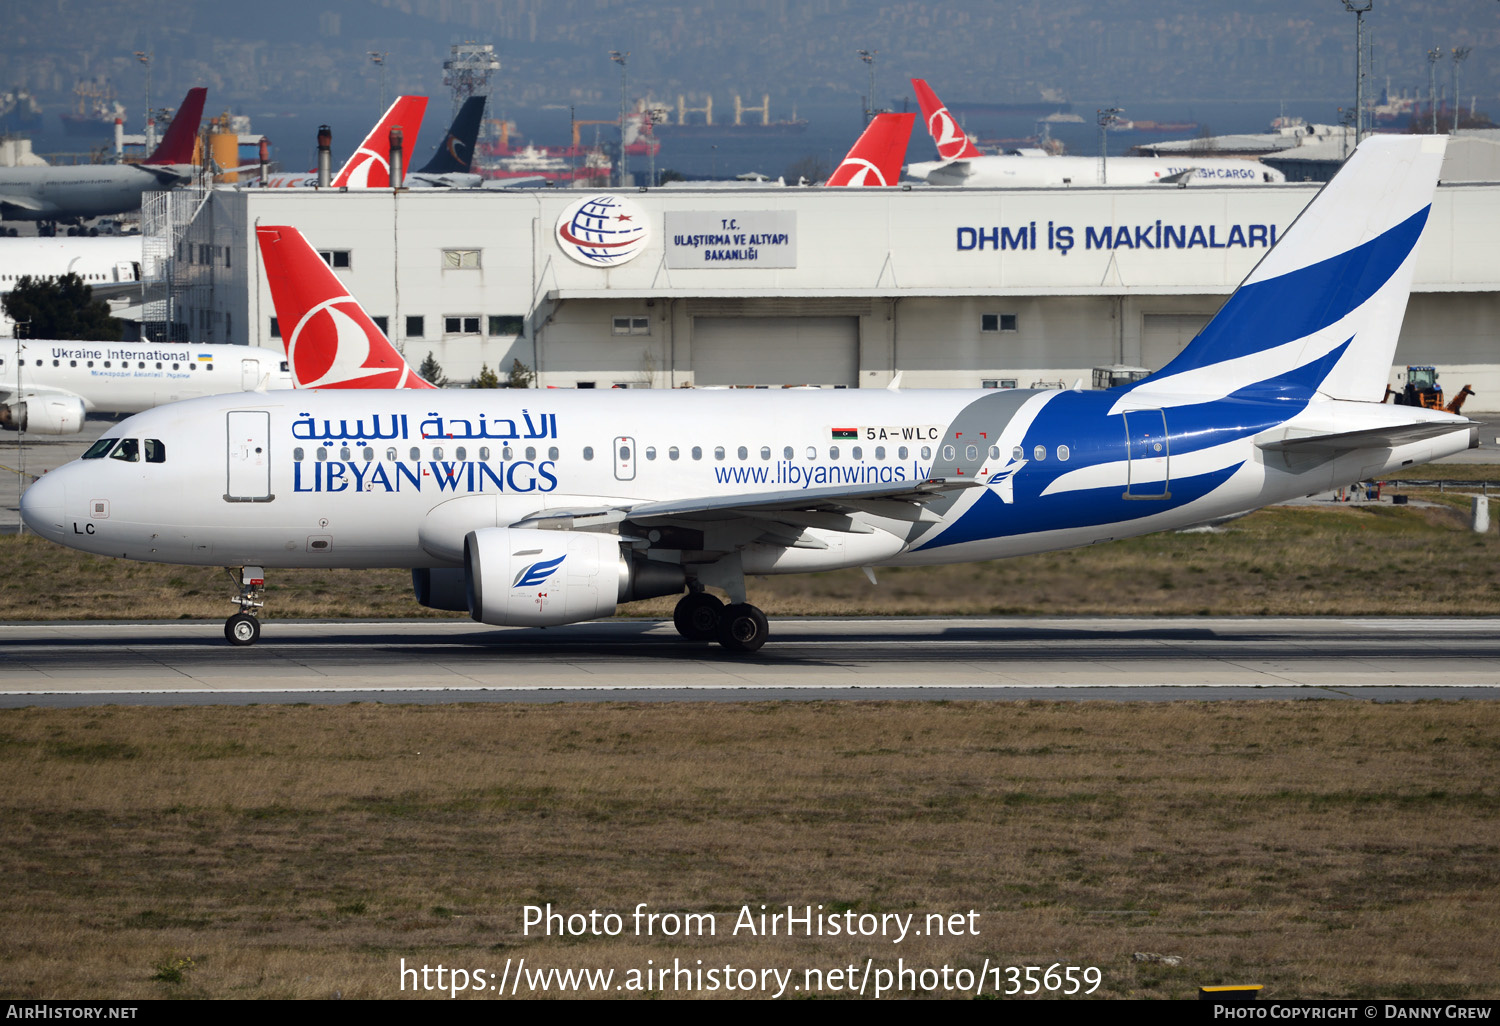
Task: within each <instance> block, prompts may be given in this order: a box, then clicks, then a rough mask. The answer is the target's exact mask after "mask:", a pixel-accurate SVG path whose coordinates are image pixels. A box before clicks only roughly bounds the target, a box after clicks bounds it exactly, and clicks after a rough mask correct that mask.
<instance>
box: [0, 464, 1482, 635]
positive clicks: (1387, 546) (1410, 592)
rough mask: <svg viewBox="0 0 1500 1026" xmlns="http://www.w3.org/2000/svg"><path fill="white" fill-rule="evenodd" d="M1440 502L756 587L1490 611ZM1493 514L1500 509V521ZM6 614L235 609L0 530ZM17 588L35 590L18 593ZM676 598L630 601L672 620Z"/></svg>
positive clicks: (1452, 508) (1161, 604)
mask: <svg viewBox="0 0 1500 1026" xmlns="http://www.w3.org/2000/svg"><path fill="white" fill-rule="evenodd" d="M1413 494H1414V495H1416V494H1421V495H1422V496H1424V497H1427V498H1431V499H1441V500H1442V501H1443V502H1444V503H1445V506H1444V508H1441V509H1427V508H1423V509H1418V508H1415V507H1401V508H1398V507H1392V506H1348V507H1337V506H1323V507H1282V508H1276V509H1269V510H1263V511H1261V512H1259V513H1256V514H1253V515H1252V516H1249V517H1246V518H1244V519H1242V520H1238V521H1235V522H1233V523H1231V524H1229V525H1227V526H1225V527H1223V528H1221V529H1219V530H1218V531H1216V532H1214V533H1198V534H1158V535H1151V536H1149V537H1146V538H1137V539H1132V540H1128V541H1120V542H1113V543H1111V544H1108V545H1096V546H1092V547H1089V548H1086V549H1073V550H1069V551H1065V552H1057V553H1045V554H1042V555H1037V556H1027V557H1023V558H1020V559H1011V560H1001V561H996V562H990V563H970V564H959V565H955V566H946V567H923V568H914V569H899V570H889V569H888V570H882V571H881V572H880V575H879V576H880V584H879V586H878V587H871V586H870V584H869V582H868V581H866V580H865V578H864V576H863V575H862V574H860V573H859V571H857V570H848V571H840V572H837V573H827V574H803V575H794V576H789V577H768V578H761V579H757V580H753V581H751V582H750V598H751V601H752V602H755V603H757V604H758V605H760V606H762V607H763V608H764V609H765V610H766V611H767V612H768V613H770V614H771V615H783V616H784V615H793V616H798V615H921V614H943V615H980V614H992V615H1038V614H1040V615H1067V614H1095V615H1101V614H1102V615H1109V614H1118V613H1122V612H1130V613H1132V614H1135V615H1147V616H1150V615H1162V616H1168V615H1213V616H1234V615H1260V614H1270V615H1311V614H1339V615H1356V614H1359V615H1383V614H1396V615H1415V614H1423V615H1442V614H1453V615H1493V614H1500V560H1497V559H1496V558H1495V557H1496V555H1497V549H1500V544H1497V537H1500V536H1497V533H1496V528H1495V527H1491V529H1490V532H1489V534H1488V535H1486V536H1482V537H1481V536H1479V535H1475V534H1474V533H1472V532H1471V531H1469V530H1468V528H1467V523H1468V520H1467V516H1468V514H1467V504H1468V501H1469V500H1468V499H1466V498H1464V497H1461V496H1455V495H1451V494H1449V495H1445V496H1438V494H1437V493H1436V492H1426V493H1413ZM1497 523H1500V518H1497ZM0 577H3V579H4V580H6V581H8V582H11V586H10V587H7V588H5V589H3V590H0V619H11V620H32V619H52V618H56V619H124V618H132V619H134V618H146V619H178V618H196V617H218V616H227V615H228V614H229V613H230V612H231V611H232V607H231V606H230V604H229V603H228V602H227V601H225V598H226V597H227V596H229V595H230V594H232V592H233V587H232V586H231V584H230V583H229V581H228V579H227V578H226V577H225V575H224V573H223V571H222V570H220V569H217V568H204V567H177V566H162V565H157V564H149V563H127V562H124V561H122V560H116V559H107V558H103V557H98V556H88V555H85V554H83V553H80V552H76V551H74V550H71V549H62V548H59V547H58V546H55V545H52V544H50V543H48V542H45V541H42V540H40V539H38V538H35V537H31V536H27V537H24V538H16V537H13V536H11V537H4V538H0ZM18 581H24V582H26V585H27V586H26V587H16V586H15V582H18ZM267 600H268V601H267V609H266V615H267V616H268V617H272V618H274V617H387V616H421V615H430V616H450V615H453V616H462V615H463V614H448V613H437V612H434V611H432V610H424V609H422V608H421V607H420V606H418V605H417V604H416V602H415V601H414V600H413V599H412V597H411V578H410V575H409V574H408V573H407V572H406V571H396V570H274V571H272V572H271V574H270V577H269V590H268V593H267ZM674 601H675V600H674V599H660V600H654V601H651V602H644V603H635V604H633V605H630V606H627V607H624V608H623V609H622V613H623V614H624V615H630V616H667V615H670V613H671V609H672V604H673V602H674Z"/></svg>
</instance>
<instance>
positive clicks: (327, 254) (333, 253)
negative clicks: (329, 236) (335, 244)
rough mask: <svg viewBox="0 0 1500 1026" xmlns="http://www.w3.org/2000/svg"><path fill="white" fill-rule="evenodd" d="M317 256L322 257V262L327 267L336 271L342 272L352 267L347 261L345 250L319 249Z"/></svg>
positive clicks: (347, 254)
mask: <svg viewBox="0 0 1500 1026" xmlns="http://www.w3.org/2000/svg"><path fill="white" fill-rule="evenodd" d="M318 256H320V257H322V258H323V262H324V263H325V264H327V265H328V266H329V267H333V268H337V269H338V270H344V269H345V268H348V267H351V266H353V265H352V264H351V263H350V261H349V251H348V250H347V249H320V250H318Z"/></svg>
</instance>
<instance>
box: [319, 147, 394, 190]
mask: <svg viewBox="0 0 1500 1026" xmlns="http://www.w3.org/2000/svg"><path fill="white" fill-rule="evenodd" d="M339 179H340V180H339V181H336V182H334V183H333V184H334V185H346V186H348V187H349V188H351V189H383V188H385V187H386V186H388V185H390V184H391V165H390V164H389V163H387V161H386V158H385V157H384V156H382V155H381V154H379V153H376V152H375V151H374V150H367V149H365V148H364V147H360V148H359V149H357V150H355V151H354V156H352V157H350V158H349V166H348V167H347V168H346V169H345V170H344V171H343V172H342V173H341V174H340V175H339Z"/></svg>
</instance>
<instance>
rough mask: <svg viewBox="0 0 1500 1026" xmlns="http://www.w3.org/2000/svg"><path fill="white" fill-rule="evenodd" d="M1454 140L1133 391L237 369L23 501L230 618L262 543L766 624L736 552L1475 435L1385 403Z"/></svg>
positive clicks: (1085, 514)
mask: <svg viewBox="0 0 1500 1026" xmlns="http://www.w3.org/2000/svg"><path fill="white" fill-rule="evenodd" d="M1444 142H1445V140H1444V139H1443V138H1442V137H1435V136H1377V137H1373V138H1370V139H1367V140H1365V142H1364V143H1362V144H1361V145H1360V146H1359V148H1358V149H1357V151H1356V152H1355V154H1354V155H1353V157H1352V158H1351V159H1350V160H1349V162H1348V164H1347V165H1346V166H1345V167H1344V169H1343V170H1342V171H1341V172H1340V173H1339V174H1338V176H1337V177H1335V179H1334V180H1333V181H1332V182H1331V183H1330V184H1329V185H1328V186H1327V187H1325V188H1324V190H1323V191H1322V192H1320V193H1319V194H1318V196H1317V197H1316V198H1315V199H1314V201H1313V202H1312V203H1311V204H1310V205H1309V206H1308V207H1307V209H1306V210H1304V211H1303V213H1302V215H1301V216H1300V217H1299V218H1298V220H1297V221H1296V222H1295V223H1294V224H1293V225H1292V226H1291V228H1290V229H1289V230H1288V231H1287V232H1286V233H1285V234H1284V235H1283V236H1282V238H1281V240H1280V241H1279V243H1278V244H1277V245H1276V246H1275V247H1274V248H1273V249H1272V250H1271V251H1270V252H1269V253H1268V254H1267V255H1266V257H1265V258H1264V259H1263V260H1262V261H1261V262H1260V264H1259V265H1258V266H1257V267H1256V268H1255V269H1254V270H1253V271H1252V272H1251V274H1250V275H1249V277H1248V278H1246V280H1245V281H1244V282H1243V283H1242V284H1241V285H1240V287H1239V289H1238V290H1237V291H1236V292H1235V293H1234V294H1233V295H1232V296H1231V297H1230V298H1229V300H1228V301H1227V302H1226V303H1225V304H1224V306H1223V307H1222V308H1221V309H1220V311H1219V313H1218V314H1217V315H1216V316H1215V317H1214V319H1213V320H1212V321H1211V322H1210V324H1209V325H1208V326H1207V327H1206V328H1204V330H1203V331H1202V332H1201V333H1200V334H1199V335H1198V337H1197V338H1195V339H1194V340H1193V341H1192V342H1191V343H1189V344H1188V346H1187V347H1186V348H1185V349H1183V351H1182V352H1181V353H1180V354H1178V356H1177V357H1176V358H1174V359H1173V360H1172V362H1171V363H1169V364H1168V365H1167V366H1166V367H1164V368H1163V369H1162V370H1160V371H1158V372H1157V373H1155V374H1153V375H1151V376H1150V377H1148V378H1146V379H1144V380H1142V381H1138V382H1134V383H1132V384H1130V385H1126V386H1122V387H1120V388H1116V389H1111V390H1108V391H1082V390H1075V391H1055V390H1048V391H1034V390H1026V389H1016V390H1002V391H993V390H991V391H939V390H931V391H927V390H848V391H845V390H839V391H819V390H784V391H773V392H767V391H757V390H746V391H707V390H699V391H681V390H674V391H646V390H641V391H637V390H623V391H609V392H575V391H570V390H545V391H516V390H498V391H483V392H479V391H442V390H429V389H420V390H416V389H365V390H340V389H328V390H321V389H320V390H315V391H309V392H279V393H277V392H267V393H258V394H243V395H232V396H216V397H212V398H204V399H194V400H190V401H187V402H182V403H174V404H171V405H168V406H163V407H159V408H157V409H155V410H151V411H148V412H146V413H142V414H139V415H137V416H135V417H132V418H130V419H128V420H126V421H124V422H122V423H120V424H119V425H117V426H115V427H113V428H111V429H110V430H109V431H108V432H107V433H106V434H105V436H104V437H102V438H101V439H100V440H99V441H98V442H97V443H96V444H95V445H94V446H93V447H92V448H90V449H89V451H88V452H87V453H85V454H84V456H83V458H82V459H80V460H77V461H74V462H73V463H70V464H68V465H67V466H65V467H62V468H60V469H58V470H56V471H53V472H52V473H50V474H48V475H46V476H45V477H43V478H42V479H41V480H40V481H38V482H37V483H36V484H35V485H33V486H32V487H31V488H30V489H29V490H28V491H27V492H26V494H25V495H24V497H23V498H22V504H21V508H22V514H23V516H24V518H25V521H26V523H27V525H28V526H29V527H30V528H31V529H32V530H34V531H36V532H38V533H39V534H42V535H44V536H46V537H48V538H51V539H53V540H55V541H57V542H60V543H62V544H65V545H69V546H72V547H74V548H78V549H82V550H84V551H87V552H94V553H100V554H105V555H113V556H119V557H123V558H126V559H138V560H147V561H155V562H166V563H184V564H197V565H226V566H231V567H238V568H240V581H241V589H240V593H239V595H238V596H237V597H236V598H235V599H234V601H236V602H238V603H239V604H240V607H241V610H242V611H241V612H240V613H237V614H236V615H234V616H232V617H230V618H229V620H228V621H227V622H226V624H225V634H226V636H227V637H228V638H229V639H230V640H231V641H232V642H235V643H238V644H250V643H251V642H253V641H255V640H256V638H257V637H258V636H259V634H260V624H259V620H258V619H257V617H256V615H255V610H256V609H257V608H259V607H260V605H261V604H262V598H261V595H262V591H261V589H262V587H263V585H264V580H265V574H266V568H277V567H409V568H411V569H412V571H413V581H414V586H415V590H416V597H417V601H418V602H420V603H422V604H424V605H427V606H431V607H436V608H441V609H462V610H467V611H468V612H469V614H470V615H471V616H472V617H473V618H474V619H475V620H478V621H480V622H483V623H487V624H496V625H504V626H548V625H556V624H566V623H572V622H577V621H582V620H588V619H593V618H596V617H604V616H609V615H611V614H612V613H613V612H614V611H615V609H616V607H617V605H618V604H619V603H621V602H629V601H632V600H634V599H641V598H649V597H653V596H661V595H672V594H683V593H685V594H684V595H683V598H682V599H681V600H680V601H679V603H678V605H677V609H676V615H675V617H674V620H675V623H676V626H677V629H678V630H679V631H680V632H681V633H682V634H683V635H685V636H686V637H689V638H695V639H703V640H708V639H716V640H718V641H719V642H720V643H721V644H723V645H724V646H725V647H726V648H728V649H730V650H734V651H742V652H747V651H753V650H755V649H757V648H759V647H760V646H761V645H762V644H763V643H764V642H765V640H766V637H767V632H768V628H767V623H766V618H765V615H764V614H763V613H762V612H761V611H760V610H758V609H756V608H755V607H754V606H752V605H750V604H749V603H748V602H747V601H746V591H745V575H747V574H780V573H798V572H807V571H821V570H831V569H835V568H840V567H874V566H909V565H917V564H932V563H951V562H960V561H969V560H980V559H994V558H997V557H1002V556H1014V555H1021V554H1025V553H1033V552H1040V551H1045V550H1050V549H1061V548H1068V547H1072V546H1078V545H1087V544H1092V543H1095V542H1102V541H1108V540H1111V539H1115V538H1124V537H1129V536H1133V535H1141V534H1146V533H1150V532H1153V531H1160V530H1170V529H1175V528H1181V527H1186V526H1189V525H1192V524H1198V523H1203V522H1205V521H1211V520H1215V519H1219V518H1223V517H1227V516H1231V515H1234V514H1238V513H1242V512H1245V511H1248V510H1251V509H1255V508H1257V507H1260V506H1263V505H1266V504H1268V503H1274V502H1279V501H1282V500H1285V499H1288V498H1292V497H1295V496H1301V495H1306V494H1308V493H1310V492H1314V491H1318V490H1320V489H1327V488H1332V487H1335V486H1338V485H1341V484H1347V483H1349V482H1352V481H1356V480H1360V479H1364V478H1368V477H1371V476H1376V475H1380V474H1383V473H1386V472H1387V471H1390V470H1393V469H1395V468H1398V467H1404V466H1409V465H1411V464H1415V463H1421V462H1425V461H1427V460H1431V459H1435V458H1438V457H1442V456H1446V455H1449V454H1452V453H1456V452H1459V451H1462V450H1463V449H1465V448H1468V447H1470V446H1471V445H1472V444H1473V442H1474V438H1475V426H1474V425H1473V424H1472V423H1471V422H1470V421H1468V420H1467V419H1465V418H1463V417H1459V416H1455V415H1452V414H1447V413H1442V412H1439V411H1434V410H1425V409H1420V408H1413V407H1404V406H1387V405H1383V404H1382V403H1381V402H1380V398H1381V396H1382V394H1383V392H1384V387H1385V381H1386V376H1387V374H1388V372H1389V369H1390V366H1391V360H1392V357H1393V355H1394V352H1395V347H1396V339H1397V335H1398V334H1399V331H1400V326H1401V320H1402V316H1403V314H1404V312H1405V307H1406V301H1407V296H1408V293H1409V290H1410V286H1411V280H1412V274H1413V269H1414V265H1415V260H1416V257H1415V252H1416V247H1417V244H1418V241H1419V239H1420V237H1421V235H1422V232H1423V228H1424V226H1425V224H1426V222H1427V218H1428V216H1429V214H1430V211H1431V204H1432V194H1433V189H1434V187H1435V184H1436V180H1437V174H1438V169H1439V166H1440V164H1441V162H1442V156H1443V148H1444ZM281 230H282V229H280V228H277V227H261V228H259V229H258V231H259V233H260V237H261V238H262V240H266V239H268V238H274V237H275V236H277V234H278V233H279V232H280V231H281ZM276 252H278V251H277V249H276V248H275V246H274V245H273V246H270V247H263V253H264V254H265V258H266V259H267V260H268V261H272V262H274V260H275V259H276V257H275V254H276ZM312 316H313V318H315V319H316V318H319V317H320V315H319V314H313V315H312ZM346 320H350V321H351V322H357V323H359V324H362V323H363V322H362V321H357V319H354V318H352V314H351V315H350V317H348V318H346ZM340 327H342V328H343V329H344V330H348V327H349V325H348V324H345V323H344V322H342V321H338V320H336V319H335V318H332V317H330V318H327V319H326V320H323V321H321V326H318V325H312V324H311V322H310V325H309V330H317V331H327V330H338V329H339V328H340ZM710 588H714V589H719V590H722V591H723V592H725V593H726V594H727V595H728V598H729V603H730V604H728V605H725V604H724V603H723V602H721V600H720V599H719V598H717V597H716V596H714V595H712V594H710V593H709V592H708V590H707V589H710Z"/></svg>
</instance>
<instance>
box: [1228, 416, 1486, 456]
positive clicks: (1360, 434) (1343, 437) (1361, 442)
mask: <svg viewBox="0 0 1500 1026" xmlns="http://www.w3.org/2000/svg"><path fill="white" fill-rule="evenodd" d="M1463 427H1468V429H1469V431H1470V432H1471V433H1473V432H1475V431H1477V430H1478V425H1477V424H1475V423H1474V422H1473V421H1469V420H1460V421H1457V422H1452V421H1448V422H1444V421H1422V422H1418V423H1413V424H1395V425H1390V426H1383V427H1376V428H1365V429H1363V430H1361V431H1338V432H1333V433H1322V434H1309V435H1298V434H1296V433H1295V432H1296V429H1295V428H1291V429H1288V430H1287V432H1286V437H1282V438H1267V439H1262V440H1260V441H1257V442H1256V443H1255V444H1256V445H1258V446H1260V448H1262V449H1265V450H1268V451H1271V452H1288V453H1295V452H1317V453H1341V452H1353V451H1354V450H1356V449H1386V448H1391V447H1393V446H1397V445H1404V444H1405V443H1407V442H1420V441H1421V440H1422V439H1424V438H1437V437H1438V436H1439V435H1447V434H1452V433H1453V432H1454V431H1457V430H1458V429H1460V428H1463Z"/></svg>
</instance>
